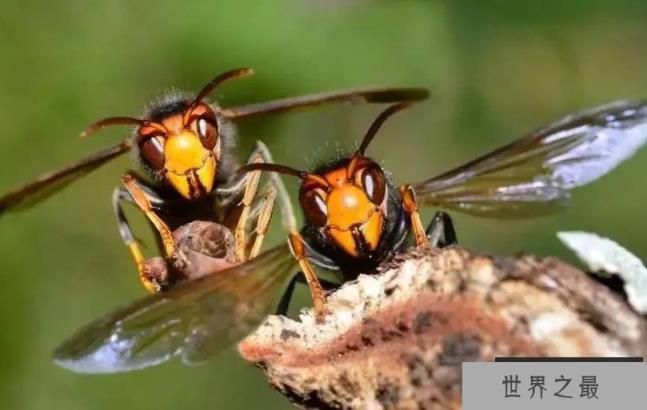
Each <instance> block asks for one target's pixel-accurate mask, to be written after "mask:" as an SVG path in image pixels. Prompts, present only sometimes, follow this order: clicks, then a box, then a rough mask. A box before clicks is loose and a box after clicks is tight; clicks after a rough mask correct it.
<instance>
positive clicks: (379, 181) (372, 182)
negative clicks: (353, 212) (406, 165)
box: [361, 165, 386, 205]
mask: <svg viewBox="0 0 647 410" xmlns="http://www.w3.org/2000/svg"><path fill="white" fill-rule="evenodd" d="M361 184H362V188H363V189H364V192H366V195H367V196H368V199H370V200H371V202H373V203H374V204H375V205H380V204H381V203H382V201H383V200H384V194H385V193H386V181H385V180H384V173H383V172H382V170H381V169H380V168H379V167H377V166H374V165H369V166H368V167H366V168H364V170H363V171H362V175H361Z"/></svg>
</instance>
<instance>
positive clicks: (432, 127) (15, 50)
mask: <svg viewBox="0 0 647 410" xmlns="http://www.w3.org/2000/svg"><path fill="white" fill-rule="evenodd" d="M250 3H251V2H242V1H234V0H228V1H219V2H216V1H206V0H203V1H193V2H178V1H168V0H156V1H139V2H133V1H126V0H118V1H105V2H80V1H78V0H75V1H72V0H57V1H53V2H52V1H43V0H31V1H29V0H28V1H17V0H5V1H4V2H3V4H2V7H1V10H2V11H1V12H0V33H1V34H0V55H1V56H2V62H1V63H0V123H1V124H2V125H3V127H2V132H1V134H0V144H1V145H0V147H1V149H0V164H2V171H3V172H2V173H1V174H0V190H2V191H4V190H6V189H8V188H10V187H13V186H14V185H16V184H17V183H19V182H23V181H26V180H28V179H29V178H31V177H34V176H35V175H36V174H38V173H40V172H42V171H44V170H46V169H49V168H50V167H57V166H60V165H63V164H66V163H68V162H69V161H73V160H75V159H78V158H80V157H81V156H83V155H86V154H88V153H91V152H93V151H95V150H97V149H99V148H101V147H104V146H107V145H109V144H112V143H114V142H115V141H117V140H119V139H120V138H122V137H123V136H124V135H125V130H117V129H115V130H110V131H106V132H103V133H101V134H98V135H96V136H93V137H92V138H90V139H88V140H83V141H80V140H79V139H78V137H77V135H78V133H79V131H80V130H81V129H82V128H84V127H85V125H87V124H88V123H90V122H92V121H93V120H95V119H97V118H100V117H104V116H109V115H120V114H121V115H137V114H138V113H140V112H141V110H142V107H143V106H144V105H145V104H146V103H147V102H149V101H151V100H153V99H155V98H157V97H158V96H160V95H162V94H163V93H165V92H167V91H168V90H169V89H170V88H171V87H177V88H180V89H185V90H197V89H199V88H200V87H201V86H202V85H203V84H204V83H205V82H206V81H208V80H209V79H211V78H212V77H213V76H214V75H215V74H218V73H220V72H222V71H224V70H227V69H231V68H234V67H239V66H251V67H254V68H255V69H256V70H257V75H256V76H254V77H252V78H249V79H244V80H240V81H236V82H234V83H231V84H228V85H227V86H224V87H222V88H221V89H219V90H218V95H217V98H218V99H219V101H220V102H221V103H222V104H224V105H233V104H238V103H244V102H253V101H260V100H267V99H271V98H276V97H284V96H292V95H300V94H304V93H310V92H315V91H321V90H329V89H337V88H343V87H350V86H358V85H417V86H426V87H429V88H431V89H432V90H433V98H432V100H431V101H429V102H428V103H426V104H424V105H421V106H418V107H416V108H414V109H412V110H410V111H409V112H407V113H403V114H400V115H398V116H396V117H394V118H393V119H392V120H390V121H389V122H388V124H387V125H386V126H385V127H384V128H383V130H382V131H381V132H380V135H379V137H378V139H377V140H376V141H375V143H374V144H373V145H372V146H371V148H370V150H369V151H370V155H372V156H374V157H376V158H379V159H381V160H383V164H384V165H385V166H386V167H387V168H388V169H389V170H390V171H392V172H393V174H394V177H395V179H396V181H398V182H405V181H410V180H418V179H421V178H426V177H429V176H431V175H433V174H436V173H438V172H441V171H443V170H446V169H447V168H448V167H450V166H453V165H457V164H459V163H460V162H462V161H465V160H468V159H471V158H472V157H474V156H475V155H477V154H480V153H482V152H484V151H485V150H489V149H492V148H494V147H497V146H499V145H501V144H504V143H506V142H508V141H510V140H511V139H513V138H516V137H519V136H521V135H522V134H524V133H526V132H528V131H530V130H532V129H534V128H537V127H539V126H541V125H543V124H545V123H547V122H549V121H552V120H554V119H556V118H558V117H560V116H562V115H563V114H566V113H568V112H571V111H574V110H577V109H579V108H583V107H587V106H593V105H596V104H600V103H603V102H606V101H610V100H614V99H620V98H628V97H645V96H647V75H646V74H645V67H647V24H646V23H647V20H646V18H647V3H646V2H644V1H640V0H638V1H627V0H609V1H591V0H587V1H549V2H522V1H517V2H504V1H493V0H489V1H483V0H481V1H461V2H433V1H368V0H367V1H359V0H346V1H342V0H319V1H314V0H310V1H303V0H301V1H297V0H273V1H257V2H254V4H250ZM378 110H379V108H376V107H367V106H362V107H352V108H348V107H332V108H326V109H320V110H315V111H310V112H305V113H297V114H289V115H276V116H271V117H264V118H259V119H254V120H249V121H246V122H245V123H244V124H241V134H242V137H241V141H240V145H239V149H240V152H239V154H240V156H241V158H242V157H243V156H244V155H245V154H246V153H247V151H248V150H249V148H250V147H251V146H252V144H253V142H254V141H255V140H256V139H258V138H260V139H263V140H264V141H265V142H266V143H267V144H268V145H269V147H270V148H271V149H272V151H273V153H274V156H275V159H276V160H277V162H283V163H287V164H291V165H293V166H296V167H306V166H308V165H309V164H311V163H313V162H315V163H316V162H318V161H320V160H322V159H325V158H328V157H329V156H330V155H334V152H335V150H336V149H338V147H340V146H341V147H348V146H351V145H352V144H353V143H355V142H357V139H358V138H359V137H360V136H361V135H362V133H363V132H364V130H365V129H366V127H367V126H368V124H369V123H370V121H371V120H372V119H373V117H374V116H375V114H376V113H377V111H378ZM646 160H647V151H645V152H641V153H639V154H638V155H637V156H636V157H635V158H634V159H633V160H632V161H631V162H629V163H627V164H624V165H623V166H622V167H620V168H619V169H618V170H617V171H615V172H614V173H612V174H611V175H609V176H607V177H605V178H603V179H602V180H601V181H599V182H597V183H595V184H593V185H591V186H588V187H585V188H582V189H579V190H578V191H577V192H576V193H575V195H574V201H573V206H572V208H570V209H569V210H567V211H565V212H563V213H561V214H559V215H555V216H551V217H545V218H541V219H536V220H531V221H523V222H521V221H510V222H498V221H488V220H483V219H477V218H472V217H465V216H459V215H455V218H456V222H457V225H458V229H459V235H460V240H461V241H462V243H463V244H464V245H466V246H468V247H470V248H473V249H476V250H479V251H484V252H495V253H500V254H513V253H517V252H519V251H522V250H523V251H528V252H532V253H536V254H540V255H556V256H559V257H563V258H567V259H569V260H572V261H573V259H572V257H571V256H570V255H569V253H568V252H567V251H566V250H565V249H564V248H563V247H562V246H561V245H560V244H559V243H558V241H557V239H556V238H555V232H556V231H558V230H576V229H577V230H589V231H594V232H598V233H600V234H603V235H605V236H609V237H611V238H614V239H616V240H618V241H619V242H620V243H622V244H624V245H626V246H627V247H628V248H629V249H631V250H632V251H634V252H635V253H637V254H638V255H641V256H642V257H644V258H647V241H645V232H644V227H645V223H644V218H645V212H644V206H645V203H646V202H647V186H646V184H645V177H644V176H643V175H644V165H643V164H644V163H645V161H646ZM129 165H130V163H129V159H128V158H122V159H119V160H117V161H115V162H114V163H112V164H110V165H108V166H106V167H105V168H103V169H101V170H100V171H98V172H95V173H94V174H92V175H91V176H89V177H87V178H85V179H84V180H82V181H81V182H80V183H77V184H75V185H74V186H72V187H70V188H69V189H67V190H65V191H64V192H62V193H61V194H60V195H58V196H56V197H54V198H52V199H51V200H49V201H47V202H46V203H44V204H43V205H42V206H39V207H36V208H34V209H33V210H30V211H29V212H25V213H22V214H14V215H10V216H8V217H5V218H2V219H1V220H0V255H1V260H2V267H1V268H0V272H1V273H0V275H1V276H0V281H1V283H2V289H1V290H0V318H1V319H0V323H2V328H1V329H0V408H2V409H21V408H25V409H88V408H93V409H94V408H96V409H115V408H118V409H121V410H126V409H141V408H155V409H160V410H161V409H177V408H183V409H190V408H200V409H202V408H221V409H226V408H263V409H270V408H286V407H289V404H288V402H287V401H286V400H285V399H284V398H283V397H282V396H280V395H279V394H278V393H276V392H274V391H272V390H271V389H270V388H269V387H267V385H266V384H265V383H264V379H263V377H262V375H261V374H260V372H259V371H257V370H256V369H253V368H251V367H250V366H249V365H247V364H246V363H244V362H243V361H242V360H240V359H239V358H238V357H237V355H236V352H235V349H230V350H229V351H228V352H226V353H224V354H221V355H220V356H218V357H217V358H216V359H215V360H212V361H211V362H209V363H208V364H206V365H204V366H200V367H185V366H183V365H181V364H180V363H178V362H177V361H175V362H173V363H170V364H166V365H163V366H160V367H157V368H153V369H149V370H145V371H140V372H135V373H131V374H123V375H114V376H80V375H75V374H72V373H70V372H67V371H65V370H62V369H60V368H57V367H55V366H54V365H53V364H52V362H51V359H50V351H51V349H52V348H54V347H55V346H56V345H57V344H58V343H59V342H60V341H61V340H63V339H64V338H65V337H66V336H68V335H70V333H71V332H72V331H74V330H75V329H77V328H78V327H79V326H80V325H81V324H83V323H85V322H87V321H89V320H91V319H93V318H96V317H97V316H99V315H101V314H103V313H105V312H107V311H109V310H111V309H112V308H113V307H115V306H116V305H119V304H122V303H124V302H126V301H129V300H132V299H135V298H137V297H139V296H142V295H143V289H142V288H141V287H140V285H139V284H138V281H137V279H136V272H135V270H134V267H133V265H132V263H131V261H130V258H129V255H128V253H127V250H126V249H125V248H124V247H123V245H122V244H121V242H120V239H119V237H118V234H117V229H116V227H115V223H114V221H113V215H112V210H111V206H110V195H111V192H112V189H113V187H114V186H115V185H116V184H117V183H118V181H119V176H120V174H121V172H123V171H124V170H125V169H126V168H127V167H128V166H129ZM289 185H290V187H291V188H292V191H293V192H294V187H295V184H294V181H291V183H290V184H289ZM130 214H131V215H135V216H134V217H135V219H137V226H138V227H139V228H140V229H139V231H140V232H141V231H142V229H141V228H144V229H145V225H144V223H143V221H142V219H141V217H140V216H139V215H137V214H136V213H133V212H130ZM430 215H431V210H429V211H427V212H425V214H424V216H425V217H427V218H428V217H429V216H430ZM281 235H282V234H281V232H280V229H278V228H277V229H275V230H274V234H273V236H272V237H271V238H270V241H271V242H277V241H279V240H282V236H281ZM142 236H144V237H146V238H149V237H150V236H148V235H143V234H142ZM152 248H153V247H152V246H151V247H149V249H148V250H149V252H150V251H151V250H152Z"/></svg>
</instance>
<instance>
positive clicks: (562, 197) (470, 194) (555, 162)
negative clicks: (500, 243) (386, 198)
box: [411, 101, 647, 217]
mask: <svg viewBox="0 0 647 410" xmlns="http://www.w3.org/2000/svg"><path fill="white" fill-rule="evenodd" d="M646 141H647V103H646V102H645V101H617V102H613V103H611V104H607V105H603V106H600V107H596V108H593V109H591V110H588V111H584V112H581V113H578V114H574V115H570V116H567V117H565V118H563V119H561V120H559V121H557V122H555V123H553V124H551V125H549V126H548V127H546V128H544V129H541V130H539V131H537V132H535V133H533V134H530V135H528V136H527V137H525V138H522V139H520V140H518V141H515V142H513V143H512V144H510V145H507V146H505V147H503V148H500V149H498V150H495V151H493V152H490V153H488V154H486V155H484V156H482V157H480V158H478V159H476V160H474V161H471V162H469V163H467V164H465V165H462V166H460V167H458V168H456V169H454V170H451V171H449V172H447V173H445V174H442V175H440V176H437V177H435V178H432V179H429V180H427V181H424V182H421V183H415V184H411V185H412V186H413V188H414V189H415V191H416V194H417V198H418V202H419V203H423V204H427V205H432V206H437V207H444V208H450V209H455V210H459V211H462V212H466V213H470V214H475V215H483V216H497V217H523V216H530V215H540V214H543V213H548V212H551V211H554V210H556V209H559V208H561V207H562V206H564V205H565V204H566V203H567V200H568V199H569V196H570V195H569V192H568V191H569V190H570V189H572V188H575V187H578V186H581V185H585V184H588V183H589V182H591V181H594V180H596V179H598V178H600V177H601V176H603V175H605V174H606V173H608V172H609V171H611V170H612V169H614V168H615V167H616V166H617V165H619V164H620V163H621V162H623V161H624V160H626V159H628V158H630V157H631V156H632V155H633V154H634V153H635V152H636V151H637V150H638V149H639V148H640V147H642V146H643V144H645V142H646Z"/></svg>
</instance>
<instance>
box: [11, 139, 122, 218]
mask: <svg viewBox="0 0 647 410" xmlns="http://www.w3.org/2000/svg"><path fill="white" fill-rule="evenodd" d="M130 148H131V143H130V141H129V140H127V141H124V142H122V143H120V144H118V145H115V146H113V147H110V148H106V149H104V150H101V151H99V152H97V153H95V154H92V155H90V156H88V157H86V158H84V159H82V160H80V161H78V162H76V163H74V164H72V165H69V166H67V167H64V168H61V169H59V170H56V171H50V172H46V173H44V174H43V175H41V176H39V177H38V178H36V179H35V180H33V181H31V182H29V183H27V184H25V185H23V186H21V187H18V188H16V189H13V190H11V191H9V192H7V193H6V194H4V195H3V196H2V197H0V215H2V214H3V213H5V212H7V211H20V210H24V209H27V208H29V207H31V206H33V205H35V204H37V203H38V202H41V201H43V200H44V199H46V198H48V197H49V196H50V195H52V194H54V193H56V192H58V191H59V190H61V189H63V188H65V187H66V186H67V185H69V184H70V183H72V182H74V181H76V180H77V179H79V178H81V177H82V176H84V175H85V174H87V173H89V172H91V171H93V170H95V169H96V168H99V167H100V166H101V165H103V164H105V163H106V162H108V161H110V160H111V159H114V158H116V157H118V156H119V155H121V154H123V153H125V152H127V151H129V150H130Z"/></svg>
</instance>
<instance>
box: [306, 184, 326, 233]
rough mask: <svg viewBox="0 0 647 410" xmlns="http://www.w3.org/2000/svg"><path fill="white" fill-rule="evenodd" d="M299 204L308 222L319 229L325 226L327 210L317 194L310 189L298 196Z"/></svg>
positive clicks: (324, 202) (321, 198)
mask: <svg viewBox="0 0 647 410" xmlns="http://www.w3.org/2000/svg"><path fill="white" fill-rule="evenodd" d="M299 202H301V207H302V208H303V212H304V213H305V215H306V218H307V219H308V221H309V222H310V223H311V224H313V225H315V226H317V227H319V228H321V227H324V226H326V221H327V220H328V208H327V207H326V201H324V199H323V197H322V196H321V194H320V193H319V192H317V191H316V190H314V189H312V190H309V191H305V192H303V193H302V194H301V195H299Z"/></svg>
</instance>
